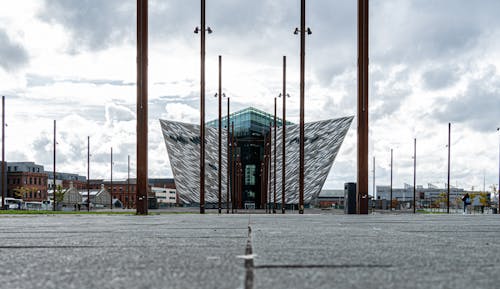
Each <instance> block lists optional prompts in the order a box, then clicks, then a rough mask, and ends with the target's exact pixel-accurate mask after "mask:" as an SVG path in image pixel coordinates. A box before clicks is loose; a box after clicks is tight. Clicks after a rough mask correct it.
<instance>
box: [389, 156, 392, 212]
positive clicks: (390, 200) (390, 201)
mask: <svg viewBox="0 0 500 289" xmlns="http://www.w3.org/2000/svg"><path fill="white" fill-rule="evenodd" d="M389 203H390V208H391V212H392V149H391V196H390V199H389Z"/></svg>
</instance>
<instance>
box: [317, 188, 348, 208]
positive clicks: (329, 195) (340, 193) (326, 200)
mask: <svg viewBox="0 0 500 289" xmlns="http://www.w3.org/2000/svg"><path fill="white" fill-rule="evenodd" d="M314 205H315V206H317V207H319V208H331V207H334V206H344V190H343V189H338V190H321V192H320V193H319V195H318V197H317V198H316V200H315V202H314Z"/></svg>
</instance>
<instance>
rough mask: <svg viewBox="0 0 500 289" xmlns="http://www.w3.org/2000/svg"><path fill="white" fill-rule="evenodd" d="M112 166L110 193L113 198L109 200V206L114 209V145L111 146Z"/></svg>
mask: <svg viewBox="0 0 500 289" xmlns="http://www.w3.org/2000/svg"><path fill="white" fill-rule="evenodd" d="M110 167H111V182H110V186H111V190H110V192H109V195H110V196H111V198H110V200H109V208H110V209H111V210H113V147H111V163H110Z"/></svg>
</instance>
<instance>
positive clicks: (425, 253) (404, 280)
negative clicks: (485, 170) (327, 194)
mask: <svg viewBox="0 0 500 289" xmlns="http://www.w3.org/2000/svg"><path fill="white" fill-rule="evenodd" d="M499 241H500V215H412V214H403V215H392V214H383V215H382V214H376V215H368V216H356V215H350V216H347V215H334V214H306V215H296V214H287V215H281V214H277V215H264V214H258V215H256V214H254V215H245V214H237V215H216V214H209V215H203V216H201V215H197V214H178V215H157V216H133V215H130V216H128V215H50V216H44V215H33V216H31V215H0V288H9V289H14V288H44V289H51V288H57V289H60V288H500V242H499Z"/></svg>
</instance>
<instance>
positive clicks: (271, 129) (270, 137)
mask: <svg viewBox="0 0 500 289" xmlns="http://www.w3.org/2000/svg"><path fill="white" fill-rule="evenodd" d="M272 133H273V124H272V122H269V147H268V149H267V151H268V155H269V162H268V164H266V167H267V169H268V174H267V175H266V176H267V178H268V179H267V180H268V181H267V185H268V189H267V191H268V194H269V214H271V213H272V211H274V207H273V210H272V211H271V203H272V200H271V193H272V188H271V181H272V177H271V176H272V173H273V172H272V170H271V164H272V161H271V160H272V159H273V154H272V152H271V148H272V144H273V137H272Z"/></svg>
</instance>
